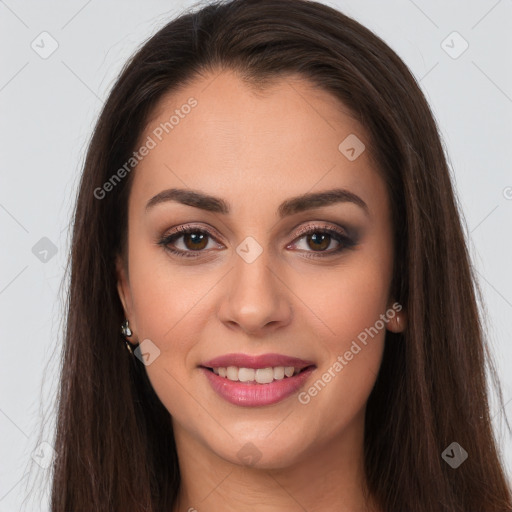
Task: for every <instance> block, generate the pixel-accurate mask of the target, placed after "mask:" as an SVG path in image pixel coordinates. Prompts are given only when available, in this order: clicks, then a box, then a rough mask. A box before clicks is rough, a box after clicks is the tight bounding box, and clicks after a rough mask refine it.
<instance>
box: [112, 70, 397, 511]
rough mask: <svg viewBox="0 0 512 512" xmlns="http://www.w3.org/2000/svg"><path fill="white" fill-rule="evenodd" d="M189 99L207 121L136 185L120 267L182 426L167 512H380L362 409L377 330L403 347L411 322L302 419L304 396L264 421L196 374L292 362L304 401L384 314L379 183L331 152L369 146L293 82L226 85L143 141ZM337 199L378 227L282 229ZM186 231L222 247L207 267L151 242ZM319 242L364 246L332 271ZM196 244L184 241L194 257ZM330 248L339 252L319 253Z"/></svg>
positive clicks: (178, 243) (331, 105)
mask: <svg viewBox="0 0 512 512" xmlns="http://www.w3.org/2000/svg"><path fill="white" fill-rule="evenodd" d="M190 97H194V98H195V99H196V100H197V101H198V104H197V106H196V107H195V108H194V109H192V110H191V112H190V113H189V114H188V115H186V116H184V118H183V119H180V122H179V125H177V126H175V127H174V129H173V130H172V132H170V133H169V134H168V135H166V136H165V137H164V138H163V140H162V141H161V142H159V143H158V145H157V146H156V147H155V148H154V149H152V150H151V151H150V152H149V154H148V155H147V156H146V157H145V158H144V159H143V160H142V161H141V162H140V163H139V165H138V166H137V169H136V171H133V172H135V175H134V181H133V186H132V189H131V193H130V198H129V214H128V263H127V266H125V263H126V262H123V261H122V260H121V258H118V260H117V268H118V290H119V295H120V298H121V301H122V303H123V306H124V309H125V314H126V318H127V319H128V320H129V323H130V327H131V329H132V331H133V337H131V338H130V341H132V342H140V341H142V340H146V339H149V340H151V342H152V343H154V345H156V346H157V347H158V349H159V350H160V354H159V355H158V357H156V358H155V359H154V361H153V362H151V364H149V365H148V366H146V371H147V373H148V376H149V379H150V381H151V384H152V386H153V387H154V389H155V392H156V393H157V395H158V397H159V398H160V400H161V401H162V403H163V404H164V406H165V407H166V408H167V409H168V411H169V412H170V414H171V415H172V418H173V426H174V433H175V439H176V445H177V451H178V456H179V464H180V472H181V477H182V486H181V489H180V495H179V503H178V504H177V506H176V507H175V509H174V512H175V511H178V510H180V511H187V510H189V509H190V508H192V507H193V508H194V509H196V510H198V511H199V512H201V511H216V510H223V511H225V512H230V511H239V510H245V511H256V510H257V511H260V512H263V511H264V512H274V511H276V512H277V511H279V512H282V511H290V512H291V511H299V510H300V511H303V510H308V511H309V512H314V511H338V512H339V511H351V512H354V511H363V510H375V508H374V507H373V506H372V504H371V500H370V501H367V500H365V498H364V493H363V489H364V485H365V480H364V472H363V432H364V430H363V429H364V415H365V407H366V402H367V399H368V396H369V394H370V392H371V389H372V387H373V385H374V382H375V379H376V374H377V372H378V369H379V366H380V362H381V358H382V351H383V347H384V338H385V330H386V329H388V330H392V331H395V332H397V331H400V330H402V329H403V328H404V326H405V320H406V317H405V314H404V311H402V312H401V313H400V321H399V323H398V322H397V320H396V319H397V316H395V318H394V319H392V320H390V321H389V322H388V323H387V325H386V327H385V328H384V329H381V330H379V333H378V335H375V336H374V337H373V339H370V341H369V342H368V344H367V345H366V346H365V347H364V348H363V349H362V350H361V351H360V352H359V353H358V354H357V355H355V356H354V357H353V359H352V360H351V361H350V362H348V364H347V365H346V366H344V368H343V370H342V371H341V372H339V373H338V374H337V375H336V377H335V378H333V379H332V380H331V382H329V383H328V384H327V385H326V386H325V387H324V388H323V389H322V390H321V392H319V393H318V394H317V395H316V396H315V397H314V398H311V401H310V402H309V403H308V404H302V403H300V402H299V400H298V398H297V394H294V395H292V396H290V397H288V398H286V399H285V400H283V401H281V402H279V403H277V404H273V405H270V406H264V407H252V408H249V407H241V406H236V405H233V404H230V403H228V402H226V401H225V400H224V399H223V398H221V397H220V396H218V395H217V394H216V393H215V392H214V391H213V389H212V388H211V387H210V384H209V382H208V380H207V379H206V378H205V376H204V375H203V372H202V371H201V370H200V369H199V367H198V366H199V365H200V364H201V363H203V362H205V361H207V360H208V359H211V358H213V357H216V356H219V355H222V354H227V353H232V352H241V353H246V354H251V355H259V354H264V353H269V352H272V353H280V354H285V355H290V356H296V357H299V358H302V359H306V360H312V361H314V362H315V364H316V366H317V368H316V369H315V371H314V373H313V374H312V375H311V377H310V378H309V380H308V381H307V384H306V385H305V388H303V389H302V390H304V389H306V390H307V389H308V388H309V387H310V386H311V385H312V384H313V383H314V382H315V381H317V379H318V378H320V377H321V376H322V374H324V373H325V372H326V371H327V370H328V369H329V368H330V367H332V366H333V364H334V363H335V361H336V360H337V357H338V356H339V355H343V354H344V353H345V352H346V351H347V350H348V349H349V348H350V346H351V343H352V342H353V341H354V340H356V339H357V336H358V334H360V333H361V332H362V331H364V329H365V328H369V327H370V326H373V325H374V324H375V322H376V321H377V320H378V319H379V316H380V315H381V314H384V313H385V312H386V310H389V308H391V306H392V304H393V303H394V302H395V301H394V299H393V297H391V296H390V284H391V277H392V274H391V272H392V264H393V246H392V225H391V210H390V204H389V197H388V193H387V190H386V187H385V184H384V181H383V180H382V178H381V176H380V175H379V173H378V172H377V170H376V169H375V168H374V167H373V166H372V164H371V162H370V158H369V154H368V151H363V153H362V154H361V155H360V156H359V157H358V158H356V159H355V160H354V161H349V160H348V159H347V158H346V157H345V156H344V155H343V154H342V153H341V152H340V151H339V150H338V145H339V144H340V142H341V141H343V140H344V139H345V138H346V137H347V136H348V135H349V134H356V135H357V137H358V138H359V139H360V140H362V141H363V142H364V141H365V140H366V141H367V135H366V134H365V131H364V129H363V127H362V126H360V125H359V124H358V123H357V122H356V121H354V120H353V119H352V118H351V117H349V116H348V115H347V114H346V113H345V112H344V111H343V109H342V107H343V106H342V105H341V104H340V103H339V102H338V101H337V100H336V99H335V98H334V97H332V96H331V95H330V94H328V93H327V92H325V91H323V90H319V89H315V88H314V87H313V86H312V85H311V84H309V82H307V81H305V80H304V79H302V78H301V77H297V76H294V77H292V76H289V77H286V78H285V79H283V78H280V79H279V80H278V81H276V82H275V83H274V84H273V85H272V86H271V87H269V88H268V89H265V90H264V91H259V92H256V91H255V90H254V89H253V88H252V87H250V86H249V85H247V84H245V83H244V82H242V81H241V80H240V78H239V77H238V76H237V75H236V74H235V73H233V72H230V71H226V70H224V71H222V72H220V74H219V73H217V74H215V75H203V76H201V77H198V78H197V79H196V80H195V82H193V83H191V84H189V85H188V86H187V87H186V88H184V89H182V90H180V91H179V92H178V93H174V94H172V95H167V96H166V97H164V98H163V99H162V101H161V102H160V103H159V105H158V106H157V108H156V109H155V111H154V112H153V113H152V116H151V118H150V120H149V122H148V125H147V127H146V130H145V131H144V133H143V134H142V137H141V141H144V140H146V137H147V136H148V135H151V134H152V131H153V130H154V129H155V127H156V126H158V125H159V123H161V122H165V121H167V120H168V119H169V117H170V115H172V113H173V112H174V110H175V109H176V108H180V106H181V105H183V104H184V103H186V101H187V99H188V98H190ZM367 146H368V144H367ZM172 187H178V188H184V189H187V188H188V189H193V190H196V191H201V192H203V193H207V194H210V195H213V196H216V197H220V198H222V199H224V200H225V201H226V202H228V203H229V205H230V207H231V213H229V214H228V215H224V214H220V213H212V212H207V211H203V210H201V209H198V208H196V207H193V206H188V205H183V204H180V203H178V202H174V201H169V202H165V203H161V204H158V205H156V206H154V207H153V208H151V209H150V210H149V211H148V212H146V211H145V207H146V203H147V202H148V201H149V200H150V199H151V198H152V197H153V196H154V195H156V194H158V193H159V192H161V191H162V190H165V189H168V188H172ZM339 187H343V188H345V189H347V190H349V191H351V192H352V193H354V194H357V195H358V196H359V197H360V198H361V199H363V200H364V202H365V203H366V204H367V207H368V213H365V210H364V209H363V208H361V207H360V206H358V205H356V204H354V203H351V202H340V203H335V204H331V205H328V206H322V207H320V208H315V209H311V210H308V211H305V212H300V213H295V214H292V215H290V216H288V217H285V218H283V219H280V218H279V216H278V213H277V208H278V206H279V205H280V204H281V202H282V201H284V200H286V199H288V198H290V197H294V196H298V195H301V194H305V193H308V192H319V191H324V190H328V189H332V188H339ZM190 223H193V224H194V226H198V227H200V228H201V229H204V230H209V231H210V232H211V234H212V236H211V237H209V238H208V245H207V246H205V245H203V246H202V247H205V248H203V249H201V250H202V252H197V251H196V253H197V254H199V256H198V257H197V258H184V257H182V258H180V257H179V256H174V255H172V254H170V253H168V252H166V250H165V248H164V247H163V246H161V245H159V244H158V243H157V241H158V240H159V239H161V238H163V237H164V236H165V235H166V234H169V233H170V232H171V231H172V229H174V228H175V227H177V226H185V225H187V224H190ZM316 225H320V226H321V227H323V226H327V227H336V226H340V227H341V228H343V227H344V226H350V227H351V229H352V230H353V231H356V232H357V234H358V239H357V243H356V244H355V245H354V246H353V247H351V248H345V249H344V250H343V251H342V252H340V253H338V254H333V255H330V256H324V257H322V249H321V248H319V245H318V242H317V245H315V243H314V241H311V236H307V235H300V233H299V230H300V229H301V228H304V227H309V226H316ZM248 236H251V237H253V238H254V239H255V240H256V241H257V242H258V244H259V245H260V246H261V248H262V251H263V252H262V253H261V255H260V256H259V257H258V258H257V259H256V260H255V261H253V262H252V263H247V262H246V261H245V260H244V259H243V258H241V257H240V256H239V255H238V253H237V252H236V248H237V246H239V244H241V242H242V241H243V240H244V239H245V238H246V237H248ZM308 240H309V241H308ZM194 243H195V244H196V245H194ZM197 245H198V242H197V239H196V241H195V242H194V241H190V239H188V242H187V241H186V240H185V238H184V237H183V236H182V237H181V238H178V239H176V240H174V247H177V248H180V249H182V250H184V251H186V250H188V251H189V252H192V251H193V249H194V247H196V246H197ZM199 245H200V244H199ZM320 245H321V244H320ZM338 246H339V243H338V242H337V241H336V240H335V239H334V238H332V239H331V242H330V244H329V245H328V247H327V249H324V251H325V252H328V251H332V250H334V249H336V248H337V247H338ZM325 252H324V254H325ZM315 254H316V255H317V256H318V257H316V258H314V257H313V258H308V257H307V256H315ZM247 443H252V444H253V445H254V446H255V447H256V449H257V451H258V454H259V456H260V458H259V460H257V462H255V463H253V464H247V463H245V462H244V461H243V460H241V458H240V457H239V456H238V452H239V450H240V449H242V448H243V447H244V446H245V445H247ZM246 449H247V448H246Z"/></svg>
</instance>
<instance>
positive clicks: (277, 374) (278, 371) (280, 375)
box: [274, 366, 284, 380]
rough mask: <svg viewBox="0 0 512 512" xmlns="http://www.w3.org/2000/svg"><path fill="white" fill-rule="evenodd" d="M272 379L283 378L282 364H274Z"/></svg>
mask: <svg viewBox="0 0 512 512" xmlns="http://www.w3.org/2000/svg"><path fill="white" fill-rule="evenodd" d="M274 379H275V380H281V379H284V366H276V367H275V368H274Z"/></svg>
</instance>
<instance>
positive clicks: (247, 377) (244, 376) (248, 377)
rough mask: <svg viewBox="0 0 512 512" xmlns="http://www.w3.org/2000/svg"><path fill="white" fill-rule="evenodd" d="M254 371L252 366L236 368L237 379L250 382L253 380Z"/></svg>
mask: <svg viewBox="0 0 512 512" xmlns="http://www.w3.org/2000/svg"><path fill="white" fill-rule="evenodd" d="M255 375H256V371H255V370H254V368H239V369H238V380H239V381H240V382H251V381H254V377H255Z"/></svg>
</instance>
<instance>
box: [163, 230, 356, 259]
mask: <svg viewBox="0 0 512 512" xmlns="http://www.w3.org/2000/svg"><path fill="white" fill-rule="evenodd" d="M191 233H199V234H204V235H207V236H208V237H210V238H212V239H214V240H215V237H214V236H213V235H212V233H210V232H209V231H208V230H205V229H202V228H198V227H194V226H186V227H183V228H182V227H180V228H179V231H178V232H174V233H171V234H169V235H167V236H165V237H163V238H162V239H161V240H159V241H158V242H157V243H158V245H161V246H163V247H164V249H165V250H166V251H169V252H170V253H172V254H174V255H176V256H179V257H181V258H197V257H199V255H200V253H201V252H204V249H202V250H198V251H191V250H188V251H183V250H181V249H173V248H171V247H170V244H171V243H172V242H175V241H176V240H179V239H180V238H181V237H183V236H184V235H187V234H191ZM314 233H317V234H318V233H320V234H326V235H330V236H331V237H333V238H334V239H335V240H336V241H337V242H338V243H339V244H340V246H339V247H338V248H337V249H335V250H331V251H329V252H326V251H306V252H311V253H312V254H311V255H308V256H305V257H307V258H326V257H328V256H333V255H335V254H339V253H341V252H342V251H344V250H345V249H350V248H351V247H353V246H354V245H355V243H356V242H355V241H353V240H351V239H350V238H349V237H348V236H347V235H346V234H345V233H344V232H343V231H342V230H337V229H336V228H332V227H329V228H327V227H320V226H308V227H307V228H304V229H301V230H300V231H299V233H298V235H297V236H296V237H295V239H294V242H292V243H294V244H295V243H296V242H295V240H297V241H300V240H301V239H302V238H304V237H305V236H307V235H311V234H314ZM195 254H197V256H196V255H195Z"/></svg>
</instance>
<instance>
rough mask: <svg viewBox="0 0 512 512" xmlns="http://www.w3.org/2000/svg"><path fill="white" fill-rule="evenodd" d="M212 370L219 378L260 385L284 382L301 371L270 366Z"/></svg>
mask: <svg viewBox="0 0 512 512" xmlns="http://www.w3.org/2000/svg"><path fill="white" fill-rule="evenodd" d="M212 370H213V373H215V374H216V375H218V376H219V377H224V378H227V379H229V380H232V381H235V382H236V381H239V382H257V383H258V384H270V383H271V382H273V381H274V380H282V379H284V378H285V376H286V377H288V378H289V377H292V376H293V375H297V374H298V373H300V369H299V368H295V367H293V366H275V367H270V366H269V367H267V368H257V369H254V368H238V367H237V366H228V367H227V368H223V367H219V368H212Z"/></svg>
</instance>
